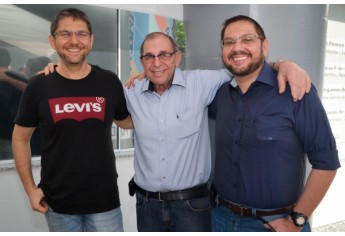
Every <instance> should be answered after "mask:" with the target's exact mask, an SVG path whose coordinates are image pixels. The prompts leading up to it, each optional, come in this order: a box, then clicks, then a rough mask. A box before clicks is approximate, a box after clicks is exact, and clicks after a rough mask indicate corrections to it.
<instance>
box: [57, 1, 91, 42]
mask: <svg viewBox="0 0 345 236" xmlns="http://www.w3.org/2000/svg"><path fill="white" fill-rule="evenodd" d="M66 17H72V18H73V19H74V20H76V19H78V20H81V21H84V22H85V23H86V25H87V28H88V30H89V32H90V34H92V25H91V22H90V19H89V17H88V16H87V15H86V13H85V12H83V11H81V10H79V9H77V8H66V9H63V10H61V11H59V12H58V13H57V14H56V15H55V17H54V19H53V20H52V22H51V24H50V34H51V35H54V33H55V31H56V29H57V28H58V27H59V22H60V20H62V19H63V18H66Z"/></svg>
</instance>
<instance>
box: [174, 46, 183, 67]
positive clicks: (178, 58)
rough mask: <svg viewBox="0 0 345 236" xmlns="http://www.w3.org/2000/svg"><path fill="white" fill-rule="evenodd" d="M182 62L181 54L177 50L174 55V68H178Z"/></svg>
mask: <svg viewBox="0 0 345 236" xmlns="http://www.w3.org/2000/svg"><path fill="white" fill-rule="evenodd" d="M181 60H182V52H181V51H180V50H179V51H177V52H176V53H175V66H176V67H179V66H180V63H181Z"/></svg>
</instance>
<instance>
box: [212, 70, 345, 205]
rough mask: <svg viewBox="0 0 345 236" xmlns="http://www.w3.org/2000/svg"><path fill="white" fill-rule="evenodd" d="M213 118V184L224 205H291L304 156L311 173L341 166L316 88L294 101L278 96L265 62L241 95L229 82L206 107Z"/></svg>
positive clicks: (303, 169) (272, 73)
mask: <svg viewBox="0 0 345 236" xmlns="http://www.w3.org/2000/svg"><path fill="white" fill-rule="evenodd" d="M209 113H210V116H211V118H212V117H213V118H215V119H216V161H215V176H214V184H215V188H216V190H217V192H218V194H219V195H220V196H221V197H222V198H224V199H227V200H229V201H232V202H235V203H239V204H244V205H247V206H251V207H256V208H263V209H271V208H280V207H284V206H287V205H289V204H292V203H294V202H296V200H297V199H298V197H299V196H300V195H301V193H302V191H303V188H304V181H305V172H306V156H307V157H308V160H309V162H310V163H311V165H312V168H315V169H325V170H334V169H337V168H338V167H340V163H339V158H338V152H337V149H336V143H335V139H334V137H333V134H332V131H331V128H330V125H329V121H328V119H327V115H326V113H325V110H324V108H323V106H322V104H321V101H320V99H319V97H318V95H317V91H316V89H315V87H312V90H311V92H310V93H308V94H306V95H305V96H304V98H303V100H302V101H299V102H293V100H292V97H291V90H290V88H289V87H287V90H286V91H285V93H284V94H282V95H281V94H279V92H278V83H277V75H276V73H275V71H274V70H272V69H271V68H270V67H269V65H268V64H267V63H265V65H264V67H263V69H262V70H261V72H260V75H259V76H258V78H257V80H256V81H255V82H254V83H253V84H252V85H251V86H250V88H249V89H248V91H247V92H246V93H245V94H243V93H242V92H241V90H240V89H239V87H238V86H237V84H236V81H235V79H233V80H232V81H231V82H230V84H229V83H226V84H224V85H223V86H222V87H221V88H220V89H219V90H218V93H217V95H216V97H215V99H214V101H213V103H212V104H211V106H210V108H209Z"/></svg>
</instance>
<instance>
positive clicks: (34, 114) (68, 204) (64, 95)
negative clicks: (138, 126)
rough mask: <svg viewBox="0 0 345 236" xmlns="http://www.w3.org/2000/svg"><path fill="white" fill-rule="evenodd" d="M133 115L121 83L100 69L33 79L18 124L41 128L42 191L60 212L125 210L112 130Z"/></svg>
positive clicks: (23, 101)
mask: <svg viewBox="0 0 345 236" xmlns="http://www.w3.org/2000/svg"><path fill="white" fill-rule="evenodd" d="M128 114H129V113H128V110H127V107H126V101H125V97H124V94H123V86H122V84H121V82H120V80H119V79H118V77H117V76H116V74H114V73H113V72H111V71H106V70H103V69H101V68H99V67H97V66H92V70H91V72H90V74H89V75H88V76H87V77H85V78H83V79H81V80H71V79H66V78H64V77H62V76H61V75H59V74H58V73H56V72H55V73H53V74H51V75H48V76H44V75H38V76H35V77H33V78H32V79H31V80H30V82H29V84H28V86H27V88H26V90H25V92H24V94H23V97H22V101H21V105H20V108H19V111H18V115H17V117H16V120H15V123H16V124H18V125H21V126H26V127H35V126H37V125H38V124H39V123H40V125H41V129H42V136H43V140H44V143H43V150H42V160H41V163H42V169H41V181H40V183H39V187H40V188H42V190H43V192H44V194H45V197H46V200H47V202H48V204H49V206H50V207H52V209H53V210H54V211H56V212H58V213H64V214H92V213H99V212H105V211H109V210H112V209H114V208H116V207H119V206H120V201H119V194H118V186H117V172H116V167H115V155H114V150H113V146H112V139H111V126H112V122H113V119H116V120H122V119H124V118H126V117H127V116H128Z"/></svg>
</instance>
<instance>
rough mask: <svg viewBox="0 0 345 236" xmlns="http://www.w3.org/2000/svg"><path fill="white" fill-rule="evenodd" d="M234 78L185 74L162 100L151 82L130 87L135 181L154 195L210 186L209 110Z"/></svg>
mask: <svg viewBox="0 0 345 236" xmlns="http://www.w3.org/2000/svg"><path fill="white" fill-rule="evenodd" d="M229 80H230V77H229V74H228V73H227V71H226V70H220V71H206V70H195V71H181V70H180V69H176V70H175V73H174V79H173V83H172V85H171V86H170V87H169V89H167V90H166V91H165V92H164V93H163V94H162V95H161V96H160V95H159V94H157V93H156V92H154V90H153V86H152V83H151V82H150V81H149V80H148V79H143V80H141V81H136V84H135V87H134V88H131V89H126V88H125V95H126V99H127V107H128V110H129V111H130V113H131V116H132V119H133V123H134V131H135V132H134V155H135V158H134V170H135V176H134V180H135V182H136V184H137V185H139V186H140V187H141V188H143V189H146V190H148V191H172V190H182V189H186V188H190V187H193V186H196V185H199V184H203V183H206V182H207V181H208V180H209V178H210V173H211V151H210V140H209V130H208V112H207V110H208V109H207V106H208V105H209V104H210V103H211V102H212V100H213V98H214V96H215V94H216V92H217V90H218V89H219V87H220V86H221V85H222V84H223V83H224V82H226V81H229Z"/></svg>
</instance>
